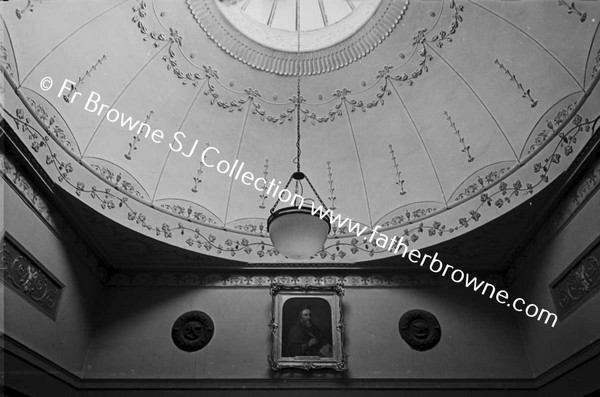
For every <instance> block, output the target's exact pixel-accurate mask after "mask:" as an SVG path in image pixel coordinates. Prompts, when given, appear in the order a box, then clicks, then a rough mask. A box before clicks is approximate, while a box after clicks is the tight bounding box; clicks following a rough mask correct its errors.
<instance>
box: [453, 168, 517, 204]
mask: <svg viewBox="0 0 600 397" xmlns="http://www.w3.org/2000/svg"><path fill="white" fill-rule="evenodd" d="M510 169H511V167H500V168H498V169H495V170H493V171H490V172H488V173H487V174H485V175H478V176H477V182H473V183H471V184H470V185H468V186H467V187H466V188H464V190H463V191H462V192H461V193H459V194H458V195H457V196H456V198H455V199H454V201H459V200H462V199H464V198H466V197H469V196H472V195H473V194H475V193H477V192H478V191H480V190H482V189H485V188H486V187H487V186H489V185H491V184H492V183H494V182H496V181H497V180H498V179H500V178H501V177H502V175H504V174H505V173H507V172H508V171H510Z"/></svg>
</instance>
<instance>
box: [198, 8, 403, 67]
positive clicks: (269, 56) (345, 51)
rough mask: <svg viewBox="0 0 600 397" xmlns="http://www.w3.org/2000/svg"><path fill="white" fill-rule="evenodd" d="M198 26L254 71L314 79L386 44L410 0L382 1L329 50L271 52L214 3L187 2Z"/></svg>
mask: <svg viewBox="0 0 600 397" xmlns="http://www.w3.org/2000/svg"><path fill="white" fill-rule="evenodd" d="M186 3H187V5H188V8H189V10H190V12H191V13H192V15H193V16H194V19H195V20H196V21H197V22H198V25H200V27H201V28H202V29H203V30H204V31H205V32H206V34H207V35H208V37H209V38H210V39H211V40H212V41H214V42H215V44H217V46H219V48H221V49H222V50H223V51H225V52H226V53H227V54H229V55H231V56H232V57H233V58H235V59H237V60H239V61H240V62H242V63H244V64H246V65H249V66H251V67H253V68H256V69H259V70H263V71H266V72H270V73H275V74H279V75H285V76H290V75H295V74H296V71H297V70H298V66H299V68H300V74H301V75H316V74H322V73H327V72H331V71H333V70H337V69H340V68H343V67H344V66H347V65H350V64H351V63H353V62H355V61H357V60H359V59H361V58H362V57H364V56H365V55H367V54H368V53H369V52H371V51H373V50H374V49H375V47H377V46H378V45H379V44H381V43H382V42H383V40H385V38H386V37H388V36H389V35H390V33H391V32H392V31H393V30H394V28H395V27H396V25H397V24H398V22H400V20H401V19H402V17H403V16H404V13H405V12H406V10H407V8H408V5H409V0H406V1H404V2H402V1H399V0H384V1H382V4H381V5H380V6H379V8H378V9H377V11H376V12H375V14H374V15H373V16H372V17H371V18H370V19H369V21H368V22H367V23H366V24H365V25H364V26H363V27H362V28H360V29H359V30H358V31H357V32H356V33H354V34H353V35H352V36H350V38H348V39H346V40H344V41H342V42H341V43H339V44H335V45H333V46H331V47H328V48H325V49H322V50H317V51H312V52H305V53H302V56H301V59H300V65H297V60H296V53H294V52H286V51H279V50H274V49H272V48H269V47H266V46H263V45H261V44H259V43H257V42H255V41H254V40H251V39H249V38H247V37H246V36H244V35H243V34H240V33H239V32H238V31H237V30H236V29H235V28H234V27H232V26H231V24H230V23H229V22H228V21H226V20H225V18H224V16H223V15H222V14H221V12H220V11H219V10H218V8H217V6H216V5H215V4H214V2H213V0H186Z"/></svg>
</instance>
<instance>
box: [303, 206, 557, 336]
mask: <svg viewBox="0 0 600 397" xmlns="http://www.w3.org/2000/svg"><path fill="white" fill-rule="evenodd" d="M303 205H304V202H302V203H301V204H300V205H299V206H298V207H301V206H303ZM310 205H311V214H312V215H314V216H317V215H318V216H319V218H321V219H326V218H329V219H330V222H331V224H332V225H333V224H335V223H337V226H338V228H342V227H347V228H348V232H349V233H354V234H356V236H357V237H361V236H363V235H365V233H366V232H367V230H369V227H368V226H363V225H361V224H360V223H356V222H352V220H351V219H349V218H345V219H343V220H342V216H341V215H340V214H337V215H335V216H333V213H332V212H331V210H329V209H328V210H325V209H323V206H321V205H320V206H318V207H317V208H315V205H314V202H311V203H310ZM379 229H381V226H379V225H377V226H375V227H374V228H372V229H370V235H369V237H368V238H367V237H366V235H365V237H364V240H365V241H368V242H369V243H373V240H375V243H374V244H375V245H377V246H378V247H380V248H383V249H385V250H387V251H389V252H393V253H394V254H398V253H400V255H402V257H403V258H406V257H407V256H408V260H409V261H411V262H412V263H418V264H419V266H421V267H428V268H429V270H430V271H431V272H433V273H437V274H441V275H442V277H448V276H449V277H450V279H451V280H452V281H453V282H455V283H456V284H461V285H464V286H465V287H466V288H471V289H473V291H475V292H481V295H484V296H485V295H487V296H489V298H490V299H495V300H496V302H498V303H500V304H501V305H506V306H508V307H512V308H513V309H514V310H515V311H517V312H525V314H526V315H527V316H528V317H531V318H536V319H537V320H538V321H544V324H548V322H550V323H551V325H552V327H554V326H555V325H556V322H557V320H558V317H557V315H556V314H555V313H552V312H550V311H548V310H546V309H543V308H542V309H540V308H539V307H538V306H537V305H535V304H533V303H530V304H528V305H526V302H525V300H524V299H523V298H516V299H509V293H508V291H506V290H503V289H501V290H498V291H496V287H495V286H494V285H492V284H490V283H488V282H486V281H484V280H479V279H478V278H477V277H474V276H472V275H470V274H469V273H467V272H464V271H463V270H461V269H458V268H455V267H454V266H452V265H450V264H444V263H443V262H442V261H441V260H439V259H438V254H437V252H436V253H434V254H433V256H431V255H428V254H423V255H422V254H421V252H420V251H419V250H417V249H412V250H409V249H408V246H407V245H406V244H404V236H402V237H400V239H398V237H397V236H393V237H392V238H391V239H390V238H389V237H388V236H387V235H385V234H383V233H380V232H379V231H378V230H379ZM375 236H377V237H375Z"/></svg>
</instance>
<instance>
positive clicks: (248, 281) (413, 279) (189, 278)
mask: <svg viewBox="0 0 600 397" xmlns="http://www.w3.org/2000/svg"><path fill="white" fill-rule="evenodd" d="M286 266H287V265H286ZM337 272H338V273H339V270H337ZM478 277H479V278H480V279H484V280H486V281H487V282H489V283H492V284H494V285H496V286H503V285H505V282H504V278H503V277H502V276H500V275H499V274H485V275H480V276H478ZM274 283H277V284H284V285H288V286H294V287H301V288H303V287H305V286H311V287H320V286H325V285H331V284H339V285H344V286H345V287H346V288H370V287H394V288H408V287H452V286H457V284H456V283H453V282H451V281H450V280H449V279H447V278H444V277H439V276H438V275H435V274H430V273H422V274H421V273H420V274H391V275H390V274H368V275H364V274H351V273H350V274H347V275H333V274H331V275H324V276H319V275H310V274H302V275H285V274H278V275H273V274H272V273H271V274H269V273H266V272H265V273H264V274H261V273H260V272H258V273H257V272H252V273H246V274H240V273H235V274H227V273H219V274H197V273H146V272H144V273H116V274H113V275H111V276H110V278H109V279H108V281H107V285H109V286H111V287H131V286H145V287H249V288H250V287H252V288H268V287H270V286H271V285H272V284H274Z"/></svg>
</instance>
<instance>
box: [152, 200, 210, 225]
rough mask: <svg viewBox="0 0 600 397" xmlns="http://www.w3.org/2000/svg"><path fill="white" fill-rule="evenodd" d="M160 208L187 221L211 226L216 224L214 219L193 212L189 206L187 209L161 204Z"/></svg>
mask: <svg viewBox="0 0 600 397" xmlns="http://www.w3.org/2000/svg"><path fill="white" fill-rule="evenodd" d="M161 207H162V208H164V209H166V210H167V211H170V212H172V213H174V214H177V215H180V216H182V217H184V218H186V219H187V220H194V221H199V222H204V223H212V224H213V225H216V224H217V222H215V220H214V219H212V218H211V217H209V216H206V215H204V214H203V213H201V212H200V211H196V210H194V209H193V208H192V206H191V205H190V206H189V207H187V208H185V207H184V206H182V205H178V204H162V205H161Z"/></svg>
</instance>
